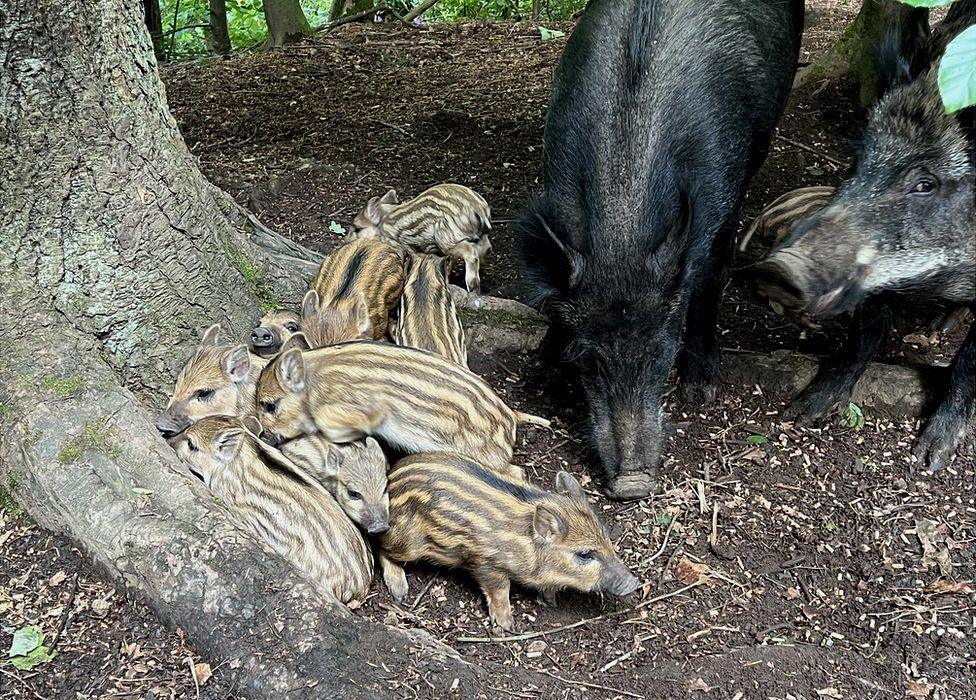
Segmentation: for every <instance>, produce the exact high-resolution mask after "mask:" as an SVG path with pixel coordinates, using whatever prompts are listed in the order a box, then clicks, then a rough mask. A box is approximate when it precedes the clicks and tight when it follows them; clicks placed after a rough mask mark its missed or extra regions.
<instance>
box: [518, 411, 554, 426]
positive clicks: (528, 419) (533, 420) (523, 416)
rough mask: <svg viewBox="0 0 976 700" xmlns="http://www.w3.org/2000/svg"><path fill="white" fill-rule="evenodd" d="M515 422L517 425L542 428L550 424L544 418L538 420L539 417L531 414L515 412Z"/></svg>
mask: <svg viewBox="0 0 976 700" xmlns="http://www.w3.org/2000/svg"><path fill="white" fill-rule="evenodd" d="M515 420H516V421H518V422H519V423H528V424H530V425H539V426H542V427H543V428H548V427H549V426H550V425H552V423H550V422H549V421H548V420H547V419H545V418H540V417H539V416H533V415H532V414H531V413H522V412H521V411H515Z"/></svg>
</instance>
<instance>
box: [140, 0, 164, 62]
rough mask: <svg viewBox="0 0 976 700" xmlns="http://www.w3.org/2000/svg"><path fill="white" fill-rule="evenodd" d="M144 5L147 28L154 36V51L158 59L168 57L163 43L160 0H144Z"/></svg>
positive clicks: (151, 35) (150, 34)
mask: <svg viewBox="0 0 976 700" xmlns="http://www.w3.org/2000/svg"><path fill="white" fill-rule="evenodd" d="M142 7H143V10H144V12H145V15H146V28H147V29H148V30H149V36H150V37H152V44H153V53H154V54H155V55H156V60H157V61H162V60H163V59H164V58H166V47H165V45H164V43H163V13H162V10H160V9H159V0H142Z"/></svg>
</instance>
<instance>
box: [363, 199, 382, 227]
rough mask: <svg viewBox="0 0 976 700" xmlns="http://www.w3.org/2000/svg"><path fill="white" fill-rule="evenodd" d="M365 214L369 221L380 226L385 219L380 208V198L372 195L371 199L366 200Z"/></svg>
mask: <svg viewBox="0 0 976 700" xmlns="http://www.w3.org/2000/svg"><path fill="white" fill-rule="evenodd" d="M363 214H364V215H365V217H366V220H367V221H369V222H370V223H371V224H373V226H379V225H380V222H381V221H383V211H382V209H380V198H379V197H370V198H369V201H368V202H366V208H365V209H363Z"/></svg>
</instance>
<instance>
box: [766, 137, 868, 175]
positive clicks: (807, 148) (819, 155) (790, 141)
mask: <svg viewBox="0 0 976 700" xmlns="http://www.w3.org/2000/svg"><path fill="white" fill-rule="evenodd" d="M776 138H778V139H779V140H780V141H783V142H785V143H788V144H790V145H791V146H796V147H797V148H800V149H803V150H804V151H806V152H807V153H812V154H813V155H815V156H817V158H823V159H824V160H825V161H827V162H828V163H833V164H834V165H836V166H837V167H838V168H846V167H848V165H850V164H849V163H845V162H844V161H842V160H837V159H836V158H831V157H830V156H828V155H827V154H826V153H821V152H820V151H818V150H816V149H815V148H811V147H810V146H808V145H806V144H805V143H800V142H799V141H794V140H793V139H791V138H787V137H786V136H783V135H782V134H776Z"/></svg>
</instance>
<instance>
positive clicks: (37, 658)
mask: <svg viewBox="0 0 976 700" xmlns="http://www.w3.org/2000/svg"><path fill="white" fill-rule="evenodd" d="M57 655H58V652H56V651H54V652H52V651H51V650H50V649H48V648H47V647H46V646H43V645H42V646H39V647H37V648H36V649H34V650H33V651H31V652H30V653H29V654H25V655H23V656H15V657H13V658H12V659H10V663H12V664H13V665H14V668H19V669H20V670H21V671H30V670H31V669H32V668H34V667H35V666H38V665H40V664H43V663H46V662H48V661H50V660H51V659H53V658H54V657H55V656H57Z"/></svg>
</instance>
